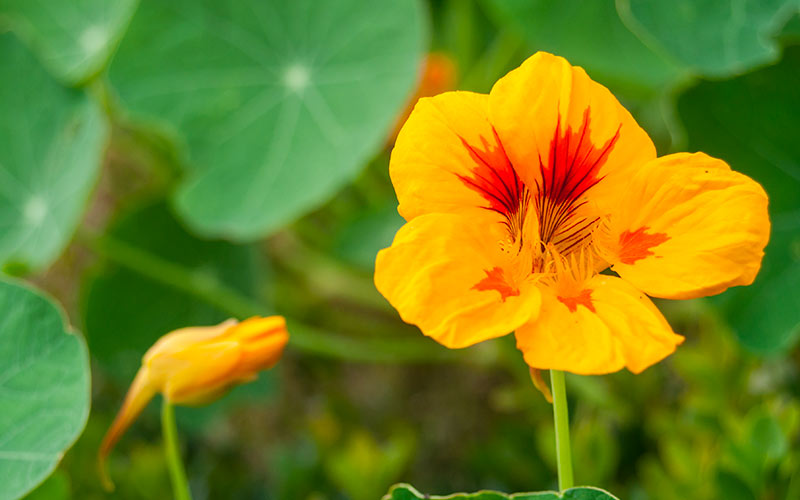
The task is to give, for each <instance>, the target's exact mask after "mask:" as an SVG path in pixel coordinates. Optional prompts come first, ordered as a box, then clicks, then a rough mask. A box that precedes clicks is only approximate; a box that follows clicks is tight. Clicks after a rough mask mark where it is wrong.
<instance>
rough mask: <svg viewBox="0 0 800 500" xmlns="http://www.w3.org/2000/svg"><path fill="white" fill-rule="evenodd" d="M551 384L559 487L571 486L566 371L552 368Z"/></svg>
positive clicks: (564, 488)
mask: <svg viewBox="0 0 800 500" xmlns="http://www.w3.org/2000/svg"><path fill="white" fill-rule="evenodd" d="M550 385H551V387H552V389H553V419H554V420H555V424H556V460H557V462H558V489H559V490H561V491H564V490H566V489H568V488H571V487H572V485H573V480H572V452H571V451H570V447H569V415H568V413H567V390H566V385H565V383H564V372H562V371H560V370H550Z"/></svg>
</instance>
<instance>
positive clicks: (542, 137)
mask: <svg viewBox="0 0 800 500" xmlns="http://www.w3.org/2000/svg"><path fill="white" fill-rule="evenodd" d="M489 120H490V122H491V123H492V125H493V126H494V128H495V129H496V131H497V134H498V135H499V137H500V140H501V141H502V143H503V147H504V148H505V151H506V153H507V155H508V157H509V158H510V160H511V163H512V164H513V165H514V167H515V168H516V169H517V172H518V173H519V175H520V176H521V177H522V179H523V180H524V181H525V183H526V184H527V185H528V186H531V187H533V186H539V189H540V190H542V191H543V192H544V193H545V195H546V196H547V197H549V198H550V199H551V200H555V201H556V202H559V203H560V202H564V201H570V200H574V199H577V198H580V197H581V196H582V195H583V194H584V193H585V194H586V195H587V196H589V197H590V198H591V199H592V201H593V203H594V204H595V205H599V207H600V209H601V211H606V210H607V209H608V207H609V206H613V205H614V202H615V198H614V197H615V196H616V195H617V194H618V184H619V182H620V181H621V180H624V179H626V178H627V176H629V175H631V173H632V172H634V171H636V169H637V168H638V167H639V166H641V165H642V164H643V163H645V162H647V161H649V160H651V159H653V158H655V156H656V153H655V147H654V146H653V143H652V141H651V140H650V137H649V136H648V135H647V133H646V132H645V131H644V130H642V128H641V127H639V125H638V124H637V123H636V121H635V120H634V119H633V117H632V116H631V114H630V113H629V112H628V111H627V110H626V109H625V108H624V107H623V106H622V105H621V104H620V103H619V101H617V99H616V98H615V97H614V96H613V95H612V94H611V92H609V90H608V89H607V88H605V87H604V86H602V85H600V84H599V83H597V82H595V81H593V80H592V79H591V78H589V76H588V75H587V74H586V72H585V71H584V70H583V68H580V67H577V66H572V65H570V64H569V62H567V60H566V59H564V58H562V57H558V56H554V55H552V54H548V53H546V52H537V53H536V54H534V55H533V56H531V57H530V58H528V59H527V60H526V61H525V62H523V63H522V65H521V66H520V67H519V68H517V69H515V70H513V71H511V72H509V73H508V74H507V75H506V76H504V77H503V78H501V79H500V80H498V81H497V83H495V85H494V87H492V90H491V92H490V94H489ZM540 165H541V167H540Z"/></svg>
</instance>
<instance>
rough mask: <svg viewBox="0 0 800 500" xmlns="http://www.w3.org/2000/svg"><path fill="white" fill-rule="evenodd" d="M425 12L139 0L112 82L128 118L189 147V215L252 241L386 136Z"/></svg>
mask: <svg viewBox="0 0 800 500" xmlns="http://www.w3.org/2000/svg"><path fill="white" fill-rule="evenodd" d="M422 19H423V18H422V9H421V7H420V5H419V3H418V1H417V0H401V1H396V0H376V1H371V2H364V1H356V0H347V1H341V0H324V1H319V2H312V1H309V0H306V1H297V2H285V1H280V0H266V1H257V0H237V1H231V2H218V1H212V0H181V1H171V2H161V1H156V0H144V1H143V2H142V4H141V5H140V8H139V10H138V12H137V14H136V16H135V17H134V19H133V22H132V23H131V26H130V29H129V31H128V34H127V35H126V37H125V39H124V40H123V42H122V44H121V46H120V49H119V53H118V54H117V56H116V58H115V59H114V62H113V63H112V65H111V70H110V75H111V82H112V84H113V86H114V87H115V88H116V90H117V92H118V94H119V96H120V98H121V101H122V104H123V106H124V107H125V108H126V109H127V110H129V111H130V113H131V114H132V115H133V118H134V119H151V120H156V121H158V123H160V124H162V125H163V126H165V128H166V129H168V130H171V131H173V133H174V135H175V136H176V137H180V138H182V139H183V140H184V141H185V145H186V146H188V149H187V151H186V152H187V155H186V156H187V158H186V159H187V160H188V161H187V163H188V165H189V168H190V170H191V171H190V174H189V177H188V179H187V181H186V182H185V183H184V184H183V185H182V186H181V188H180V189H179V190H178V192H177V195H176V196H177V197H176V203H177V207H178V210H179V212H180V214H181V215H182V216H183V218H185V220H187V221H188V222H189V223H190V225H191V226H193V228H194V229H195V230H197V231H199V232H201V233H204V234H206V235H217V236H220V235H222V236H226V237H229V238H235V239H239V240H251V239H255V238H257V237H259V236H262V235H265V234H267V233H270V232H271V231H273V230H275V229H277V228H279V227H280V226H282V225H284V224H286V223H287V222H289V221H291V220H293V219H294V218H296V217H298V216H300V215H302V214H303V213H305V212H307V211H308V210H310V209H312V208H314V207H316V206H318V205H319V204H321V203H322V202H324V201H325V200H326V199H327V198H329V197H330V196H332V195H333V194H334V193H335V192H336V191H337V190H338V189H339V188H340V187H341V186H342V185H344V184H345V183H346V182H348V181H349V180H351V179H352V178H353V177H354V176H355V174H356V173H357V172H358V171H359V169H360V168H361V167H362V166H364V164H365V162H366V160H368V159H369V157H370V155H372V154H374V153H375V152H376V150H377V149H379V148H380V146H382V145H383V143H384V141H385V140H386V136H387V134H388V132H389V129H390V127H391V126H392V125H393V123H394V120H395V119H396V117H397V114H398V113H399V112H400V107H401V106H402V105H404V103H405V101H406V99H407V98H408V95H409V94H410V91H411V87H412V85H413V84H414V82H415V78H416V74H417V70H418V65H419V60H420V53H421V51H422V48H423V47H422V46H423V36H422V34H423V33H422V32H423V29H422V28H423V21H422Z"/></svg>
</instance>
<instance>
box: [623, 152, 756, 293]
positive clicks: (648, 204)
mask: <svg viewBox="0 0 800 500" xmlns="http://www.w3.org/2000/svg"><path fill="white" fill-rule="evenodd" d="M621 192H622V194H623V196H621V197H620V202H619V207H618V210H617V211H615V212H614V213H613V215H612V217H611V219H610V224H609V227H610V237H609V243H608V244H609V246H610V254H609V256H607V259H608V260H609V262H611V263H612V264H613V267H612V269H613V270H614V271H616V272H617V273H619V275H620V276H621V277H623V278H624V279H625V280H627V281H629V282H630V283H632V284H633V285H634V286H636V287H637V288H639V289H641V290H643V291H645V292H646V293H647V294H648V295H651V296H655V297H662V298H669V299H689V298H695V297H702V296H706V295H713V294H716V293H720V292H722V291H724V290H725V289H727V288H728V287H731V286H736V285H749V284H750V283H752V282H753V279H755V276H756V274H757V273H758V270H759V268H760V266H761V259H762V257H763V255H764V247H765V246H766V244H767V241H768V239H769V228H770V224H769V217H768V215H767V201H768V200H767V195H766V193H765V192H764V190H763V189H762V188H761V186H760V185H759V184H758V183H756V182H755V181H753V180H752V179H750V178H749V177H747V176H746V175H743V174H740V173H738V172H734V171H732V170H731V169H730V167H728V165H727V164H726V163H725V162H723V161H722V160H718V159H715V158H711V157H710V156H708V155H705V154H703V153H696V154H689V153H678V154H673V155H669V156H665V157H662V158H659V159H657V160H654V161H652V162H650V163H648V164H647V165H645V166H644V167H642V169H641V170H640V172H639V173H637V175H635V176H634V177H633V178H632V180H631V182H630V183H629V184H628V185H627V186H626V187H625V188H624V189H622V190H621Z"/></svg>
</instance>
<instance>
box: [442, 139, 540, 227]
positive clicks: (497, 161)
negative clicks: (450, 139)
mask: <svg viewBox="0 0 800 500" xmlns="http://www.w3.org/2000/svg"><path fill="white" fill-rule="evenodd" d="M492 132H493V133H494V140H495V142H496V144H497V148H496V149H494V150H491V149H490V146H489V144H488V142H487V141H486V140H485V139H482V142H483V145H482V150H479V149H478V148H476V147H474V146H472V145H470V144H469V143H468V142H467V141H465V140H464V139H463V138H462V139H461V143H462V144H463V145H464V148H466V149H467V151H468V152H469V155H470V157H471V158H472V160H473V161H474V162H475V166H474V167H473V168H472V171H471V175H470V176H466V175H460V174H456V175H458V178H459V179H460V180H461V182H463V183H464V184H465V185H466V186H467V187H468V188H470V189H472V190H473V191H475V192H477V193H478V194H479V195H481V196H482V197H483V198H484V199H485V200H486V201H487V202H488V204H489V205H488V206H486V207H483V208H485V209H487V210H491V211H493V212H497V213H498V214H500V215H502V216H504V217H505V222H504V223H505V225H506V226H507V227H508V230H509V233H510V234H511V235H512V237H514V238H516V236H517V235H518V234H520V233H521V231H522V224H523V221H524V219H525V214H526V212H527V209H528V202H529V201H530V193H529V191H528V188H527V187H526V186H525V183H524V182H522V179H520V177H519V175H517V172H516V171H515V170H514V167H513V166H512V165H511V161H509V159H508V156H507V155H506V152H505V150H504V149H503V145H502V144H501V143H500V138H499V137H498V136H497V132H495V131H494V129H492Z"/></svg>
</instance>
